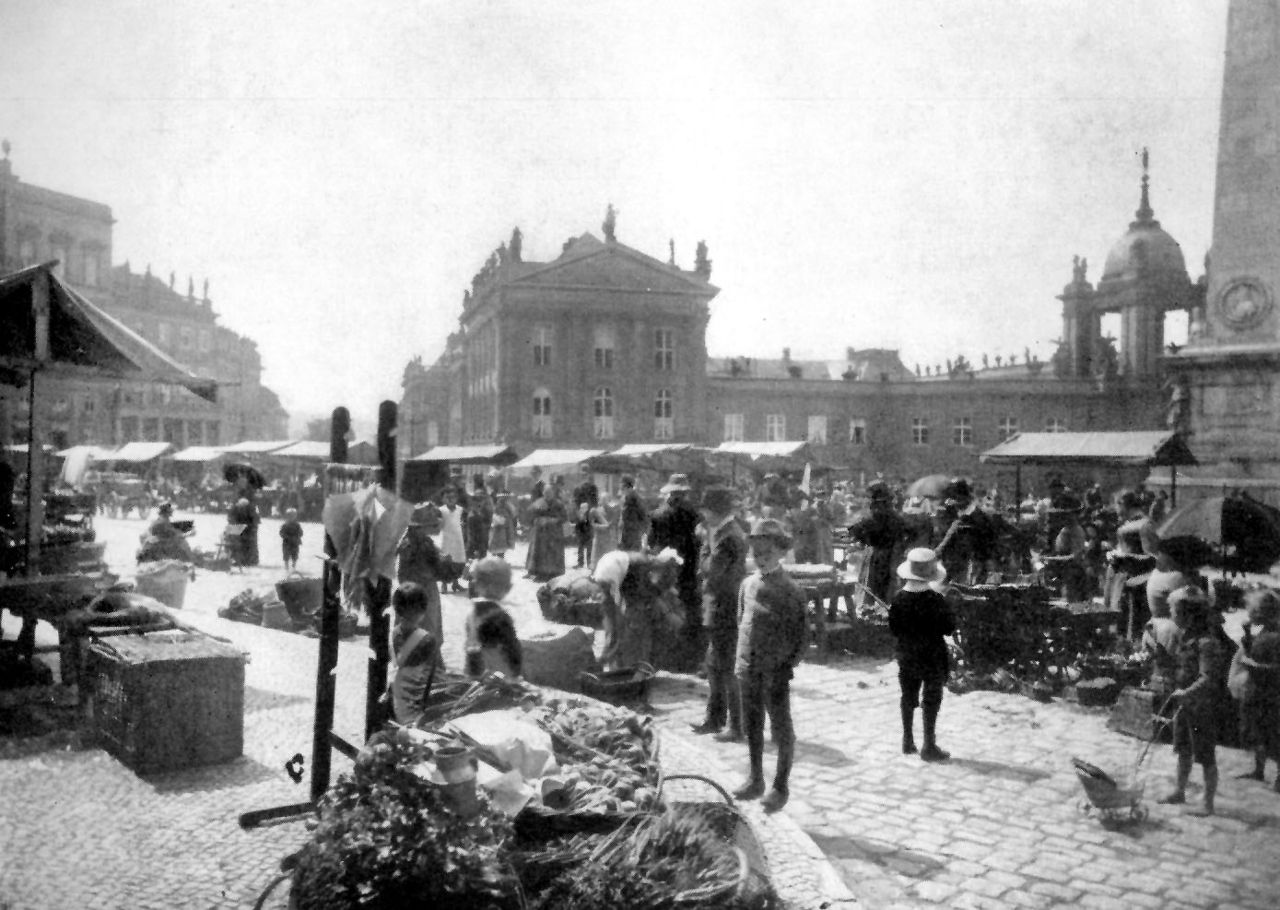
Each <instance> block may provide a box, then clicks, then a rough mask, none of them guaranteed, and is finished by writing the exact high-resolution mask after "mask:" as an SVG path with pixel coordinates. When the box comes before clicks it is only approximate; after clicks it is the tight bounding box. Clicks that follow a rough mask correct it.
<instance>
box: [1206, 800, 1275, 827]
mask: <svg viewBox="0 0 1280 910" xmlns="http://www.w3.org/2000/svg"><path fill="white" fill-rule="evenodd" d="M1273 798H1274V799H1277V800H1280V797H1273ZM1217 817H1218V818H1227V819H1231V820H1233V821H1238V822H1241V823H1243V824H1244V825H1246V826H1247V827H1249V828H1253V829H1259V828H1280V817H1277V816H1275V815H1272V814H1267V813H1265V812H1254V811H1252V810H1250V809H1237V808H1235V807H1234V806H1233V807H1229V808H1222V807H1221V806H1219V807H1218V811H1217Z"/></svg>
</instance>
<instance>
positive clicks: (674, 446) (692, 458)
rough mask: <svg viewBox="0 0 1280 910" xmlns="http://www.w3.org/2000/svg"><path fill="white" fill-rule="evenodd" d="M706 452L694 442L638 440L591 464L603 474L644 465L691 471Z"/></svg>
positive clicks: (664, 469)
mask: <svg viewBox="0 0 1280 910" xmlns="http://www.w3.org/2000/svg"><path fill="white" fill-rule="evenodd" d="M706 451H707V450H706V449H704V448H701V447H699V446H695V445H694V444H693V443H691V442H634V443H629V444H627V445H625V446H623V447H622V448H620V449H614V450H613V451H612V452H605V453H604V454H603V455H596V456H594V457H592V458H591V459H590V460H589V461H588V463H587V464H588V467H590V468H591V470H592V471H595V472H596V473H599V474H623V473H626V472H628V471H635V470H637V469H641V468H647V469H649V470H653V471H665V472H667V473H674V472H677V471H679V472H683V473H689V472H690V471H691V470H693V469H694V468H695V467H697V465H698V456H700V455H704V454H705V453H706ZM691 462H692V464H691Z"/></svg>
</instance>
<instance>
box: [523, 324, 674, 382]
mask: <svg viewBox="0 0 1280 910" xmlns="http://www.w3.org/2000/svg"><path fill="white" fill-rule="evenodd" d="M554 334H555V333H554V330H553V329H552V328H551V327H550V326H538V327H536V328H535V329H534V330H533V365H534V366H539V367H549V366H551V339H552V337H553V336H554ZM593 347H594V351H595V365H596V369H600V370H612V369H613V360H614V356H613V352H614V350H615V349H616V348H617V337H616V335H615V333H614V330H613V327H612V326H607V325H602V326H596V327H595V329H594V332H593ZM653 368H654V369H655V370H665V371H670V370H674V369H675V368H676V332H675V329H654V331H653Z"/></svg>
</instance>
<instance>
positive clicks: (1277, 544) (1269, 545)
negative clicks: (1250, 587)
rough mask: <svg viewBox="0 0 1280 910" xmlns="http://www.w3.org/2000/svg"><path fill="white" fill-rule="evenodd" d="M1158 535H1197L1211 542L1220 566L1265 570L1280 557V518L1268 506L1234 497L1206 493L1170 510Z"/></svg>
mask: <svg viewBox="0 0 1280 910" xmlns="http://www.w3.org/2000/svg"><path fill="white" fill-rule="evenodd" d="M1159 534H1160V537H1161V538H1163V539H1168V538H1171V537H1198V538H1200V539H1201V540H1203V541H1205V542H1206V543H1209V544H1212V545H1213V547H1214V548H1215V549H1216V550H1217V551H1218V553H1219V554H1220V556H1221V558H1222V567H1223V568H1224V569H1232V570H1235V571H1240V572H1265V571H1267V569H1269V568H1270V567H1271V564H1272V563H1274V562H1275V561H1276V559H1278V558H1280V521H1277V517H1276V512H1275V510H1274V509H1272V508H1270V507H1269V506H1265V505H1263V504H1262V503H1259V502H1255V501H1253V500H1252V499H1245V498H1243V497H1237V496H1209V497H1206V498H1205V499H1197V500H1195V501H1194V502H1189V503H1187V504H1186V505H1184V506H1182V507H1181V508H1179V509H1177V510H1176V511H1174V512H1173V514H1171V515H1170V516H1169V517H1168V518H1167V519H1165V522H1164V524H1162V525H1161V526H1160V528H1159Z"/></svg>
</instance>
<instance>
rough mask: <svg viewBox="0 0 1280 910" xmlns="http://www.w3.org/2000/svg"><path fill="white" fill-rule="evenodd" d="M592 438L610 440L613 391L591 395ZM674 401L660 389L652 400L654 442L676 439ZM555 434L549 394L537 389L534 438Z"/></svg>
mask: <svg viewBox="0 0 1280 910" xmlns="http://www.w3.org/2000/svg"><path fill="white" fill-rule="evenodd" d="M591 420H592V430H591V432H592V435H593V436H595V438H596V439H613V438H614V435H615V426H614V398H613V389H611V388H609V387H607V386H601V387H599V388H597V389H595V391H594V392H592V395H591ZM675 429H676V424H675V397H674V396H673V395H672V394H671V390H670V389H659V390H658V392H657V394H656V395H654V397H653V438H654V439H674V438H675ZM553 433H554V425H553V424H552V420H551V393H550V392H549V391H547V390H546V389H545V388H538V389H535V390H534V393H533V435H534V436H535V437H537V438H539V439H549V438H550V437H551V436H552V435H553Z"/></svg>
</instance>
